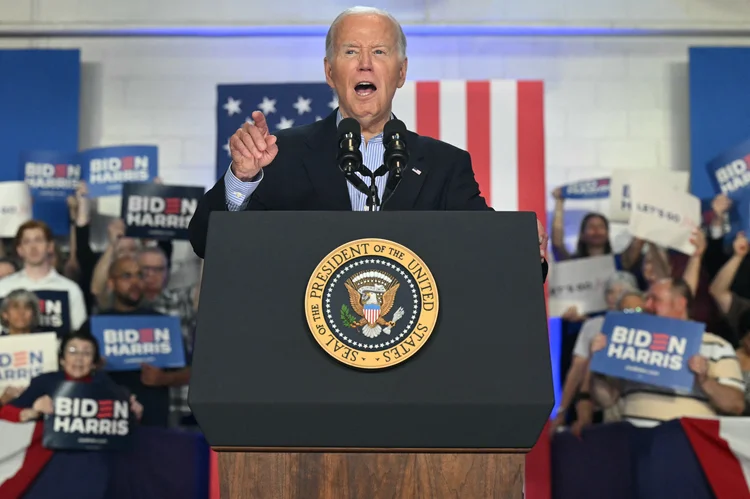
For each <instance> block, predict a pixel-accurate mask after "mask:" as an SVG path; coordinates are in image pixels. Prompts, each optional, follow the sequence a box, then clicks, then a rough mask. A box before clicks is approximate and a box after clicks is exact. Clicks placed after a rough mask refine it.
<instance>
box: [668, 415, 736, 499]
mask: <svg viewBox="0 0 750 499" xmlns="http://www.w3.org/2000/svg"><path fill="white" fill-rule="evenodd" d="M680 423H681V424H682V428H683V430H685V434H686V435H687V437H688V440H690V445H692V446H693V450H694V451H695V455H696V457H697V458H698V461H699V462H700V463H701V467H702V468H703V472H704V473H705V474H706V478H707V479H708V483H709V484H711V488H712V489H713V491H714V494H716V499H743V498H745V499H747V498H750V491H748V484H747V482H746V481H745V474H744V472H743V471H742V466H741V465H740V462H739V461H737V458H736V457H735V455H734V452H732V449H730V448H729V444H727V442H726V441H725V440H724V439H723V438H721V436H720V431H719V425H720V422H719V420H718V419H692V418H682V419H681V420H680Z"/></svg>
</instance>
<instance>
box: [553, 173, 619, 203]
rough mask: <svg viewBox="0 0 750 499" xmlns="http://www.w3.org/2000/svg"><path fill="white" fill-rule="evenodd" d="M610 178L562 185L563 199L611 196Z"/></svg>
mask: <svg viewBox="0 0 750 499" xmlns="http://www.w3.org/2000/svg"><path fill="white" fill-rule="evenodd" d="M609 183H610V182H609V179H608V178H599V179H594V180H583V181H581V182H574V183H572V184H567V185H564V186H562V197H563V199H602V198H607V197H609Z"/></svg>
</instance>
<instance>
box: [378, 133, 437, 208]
mask: <svg viewBox="0 0 750 499" xmlns="http://www.w3.org/2000/svg"><path fill="white" fill-rule="evenodd" d="M408 137H409V139H408V140H409V142H408V148H409V165H408V168H407V169H406V171H405V172H403V176H402V177H401V182H400V183H399V184H398V187H396V190H395V191H394V193H393V196H391V199H389V200H388V202H387V203H386V204H385V206H384V207H383V210H384V211H398V210H410V209H412V208H413V207H414V205H415V203H416V201H417V196H418V195H419V191H420V190H421V189H422V184H424V179H425V177H427V175H428V173H429V172H428V167H427V165H426V163H425V161H424V150H423V148H422V147H421V140H420V139H421V138H420V137H419V135H417V134H416V133H413V132H409V133H408Z"/></svg>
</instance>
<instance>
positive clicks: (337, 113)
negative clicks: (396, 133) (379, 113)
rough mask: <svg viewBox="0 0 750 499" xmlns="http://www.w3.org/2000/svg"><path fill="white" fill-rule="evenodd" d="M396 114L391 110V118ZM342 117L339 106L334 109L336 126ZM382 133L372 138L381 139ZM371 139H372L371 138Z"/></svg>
mask: <svg viewBox="0 0 750 499" xmlns="http://www.w3.org/2000/svg"><path fill="white" fill-rule="evenodd" d="M395 118H396V116H394V114H393V112H391V119H395ZM343 119H344V117H343V116H341V108H338V109H336V126H337V127H338V126H339V123H341V120H343ZM382 138H383V133H382V132H381V133H379V134H377V135H376V136H374V137H373V139H382ZM371 140H372V139H371Z"/></svg>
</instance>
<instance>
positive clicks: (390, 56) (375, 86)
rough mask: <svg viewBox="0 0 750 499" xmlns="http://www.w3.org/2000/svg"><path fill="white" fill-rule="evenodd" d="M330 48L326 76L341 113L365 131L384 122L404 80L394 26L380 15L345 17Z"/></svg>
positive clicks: (405, 63) (402, 62)
mask: <svg viewBox="0 0 750 499" xmlns="http://www.w3.org/2000/svg"><path fill="white" fill-rule="evenodd" d="M333 47H334V50H333V58H332V59H331V60H330V61H329V60H328V59H326V61H325V73H326V81H327V82H328V85H330V86H331V88H333V89H334V90H336V94H337V95H338V97H339V107H340V108H341V114H342V115H343V116H344V117H351V118H354V119H356V120H357V121H359V123H360V125H361V126H362V128H365V129H366V128H369V127H370V126H371V124H373V123H377V122H378V121H381V120H382V121H383V122H385V121H387V120H388V118H389V117H390V112H391V103H392V101H393V96H394V95H395V93H396V89H397V88H401V86H403V84H404V81H405V80H406V66H407V61H406V60H403V61H402V60H401V58H400V55H399V50H398V34H397V30H396V27H395V26H394V25H393V23H392V22H391V21H390V20H389V19H387V18H385V17H383V16H378V15H352V16H348V17H345V18H344V19H343V20H342V21H341V22H340V23H339V25H338V27H337V29H336V31H335V36H334V40H333ZM363 83H365V84H363Z"/></svg>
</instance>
